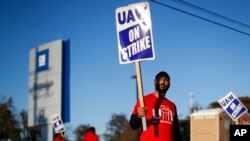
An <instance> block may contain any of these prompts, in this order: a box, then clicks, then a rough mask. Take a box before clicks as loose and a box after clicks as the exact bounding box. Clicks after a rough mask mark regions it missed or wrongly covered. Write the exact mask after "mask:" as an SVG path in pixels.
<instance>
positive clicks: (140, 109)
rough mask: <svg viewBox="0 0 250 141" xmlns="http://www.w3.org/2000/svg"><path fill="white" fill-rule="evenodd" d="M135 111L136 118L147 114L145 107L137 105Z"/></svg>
mask: <svg viewBox="0 0 250 141" xmlns="http://www.w3.org/2000/svg"><path fill="white" fill-rule="evenodd" d="M137 111H138V118H142V117H144V116H146V114H147V108H146V107H139V108H138V109H137Z"/></svg>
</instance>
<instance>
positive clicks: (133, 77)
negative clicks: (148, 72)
mask: <svg viewBox="0 0 250 141" xmlns="http://www.w3.org/2000/svg"><path fill="white" fill-rule="evenodd" d="M131 79H135V87H136V93H135V94H136V100H135V101H137V100H138V88H137V77H136V75H133V76H131Z"/></svg>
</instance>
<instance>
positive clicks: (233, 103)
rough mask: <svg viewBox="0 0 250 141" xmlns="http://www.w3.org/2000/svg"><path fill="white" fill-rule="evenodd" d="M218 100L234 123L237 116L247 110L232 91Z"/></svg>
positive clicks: (236, 120)
mask: <svg viewBox="0 0 250 141" xmlns="http://www.w3.org/2000/svg"><path fill="white" fill-rule="evenodd" d="M218 102H219V104H220V105H221V107H222V108H223V109H224V110H225V111H226V112H227V114H228V115H229V116H230V117H231V118H232V119H233V120H234V121H235V122H236V124H238V118H239V117H241V116H242V115H243V114H244V113H246V112H247V108H246V107H245V106H244V105H243V104H242V103H241V101H240V100H239V99H238V98H237V97H236V96H235V95H234V93H232V92H229V93H228V94H227V95H225V96H224V97H223V98H221V99H220V100H219V101H218Z"/></svg>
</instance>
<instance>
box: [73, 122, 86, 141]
mask: <svg viewBox="0 0 250 141" xmlns="http://www.w3.org/2000/svg"><path fill="white" fill-rule="evenodd" d="M89 127H90V125H89V124H87V125H85V124H80V125H79V126H78V127H77V128H76V129H75V130H74V134H75V137H76V141H81V140H82V137H83V135H84V134H85V132H86V131H87V129H88V128H89Z"/></svg>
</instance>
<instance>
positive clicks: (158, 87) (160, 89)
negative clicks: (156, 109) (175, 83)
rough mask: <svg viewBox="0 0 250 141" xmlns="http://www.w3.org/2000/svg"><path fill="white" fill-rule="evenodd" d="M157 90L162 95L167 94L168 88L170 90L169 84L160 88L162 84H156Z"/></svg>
mask: <svg viewBox="0 0 250 141" xmlns="http://www.w3.org/2000/svg"><path fill="white" fill-rule="evenodd" d="M155 90H156V91H158V92H159V94H160V96H165V94H166V92H167V90H168V86H166V87H164V88H160V84H157V85H156V86H155Z"/></svg>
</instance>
